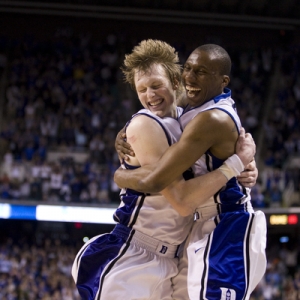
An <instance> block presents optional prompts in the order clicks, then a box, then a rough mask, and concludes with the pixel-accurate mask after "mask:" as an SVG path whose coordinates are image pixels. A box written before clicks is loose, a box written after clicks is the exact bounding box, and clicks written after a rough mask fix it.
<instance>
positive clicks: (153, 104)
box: [149, 100, 162, 106]
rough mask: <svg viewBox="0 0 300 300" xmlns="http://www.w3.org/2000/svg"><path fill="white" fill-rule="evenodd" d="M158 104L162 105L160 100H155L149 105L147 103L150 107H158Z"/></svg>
mask: <svg viewBox="0 0 300 300" xmlns="http://www.w3.org/2000/svg"><path fill="white" fill-rule="evenodd" d="M160 103H162V100H157V101H155V102H151V103H149V104H150V105H151V106H155V105H158V104H160Z"/></svg>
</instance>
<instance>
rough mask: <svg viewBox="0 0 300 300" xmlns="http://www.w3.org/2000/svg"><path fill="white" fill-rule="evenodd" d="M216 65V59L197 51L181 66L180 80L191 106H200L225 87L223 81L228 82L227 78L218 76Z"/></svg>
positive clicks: (217, 62) (225, 84)
mask: <svg viewBox="0 0 300 300" xmlns="http://www.w3.org/2000/svg"><path fill="white" fill-rule="evenodd" d="M218 64H219V61H218V59H216V58H214V57H213V55H212V54H211V55H209V53H207V52H204V51H201V50H198V49H196V50H195V51H193V52H192V54H191V55H190V56H189V57H188V59H187V61H186V62H185V64H184V66H183V72H182V80H183V84H184V87H185V90H186V96H187V99H188V101H189V104H190V105H191V106H197V105H201V104H202V103H204V102H206V101H208V100H210V99H212V98H214V97H215V96H217V95H220V94H221V93H222V92H223V89H224V87H225V86H227V84H228V82H227V83H226V81H224V79H226V80H227V78H228V80H229V77H228V76H225V75H220V72H219V68H218ZM225 77H226V78H225Z"/></svg>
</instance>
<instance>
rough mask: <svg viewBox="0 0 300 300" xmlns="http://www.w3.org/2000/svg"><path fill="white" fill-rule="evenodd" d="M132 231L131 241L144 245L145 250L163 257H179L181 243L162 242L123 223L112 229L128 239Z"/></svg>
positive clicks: (140, 245)
mask: <svg viewBox="0 0 300 300" xmlns="http://www.w3.org/2000/svg"><path fill="white" fill-rule="evenodd" d="M131 232H132V233H133V236H132V239H131V242H132V243H134V244H135V245H137V246H139V247H142V248H144V249H145V250H147V251H149V252H152V253H155V254H157V255H159V256H162V257H166V258H175V257H177V252H178V248H179V245H171V244H168V243H165V242H162V241H160V240H157V239H155V238H153V237H151V236H149V235H146V234H144V233H142V232H140V231H137V230H135V229H132V228H130V227H127V226H124V225H122V224H117V225H116V226H115V228H114V229H113V231H112V233H114V234H116V235H117V236H120V237H121V238H124V239H127V238H128V237H129V235H130V233H131Z"/></svg>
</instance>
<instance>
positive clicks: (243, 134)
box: [240, 127, 245, 138]
mask: <svg viewBox="0 0 300 300" xmlns="http://www.w3.org/2000/svg"><path fill="white" fill-rule="evenodd" d="M240 137H242V138H244V137H245V128H244V127H241V129H240Z"/></svg>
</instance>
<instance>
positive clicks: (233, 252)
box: [174, 89, 266, 300]
mask: <svg viewBox="0 0 300 300" xmlns="http://www.w3.org/2000/svg"><path fill="white" fill-rule="evenodd" d="M211 109H220V110H222V111H224V112H225V113H227V114H228V115H229V116H230V117H231V119H232V120H233V122H234V123H235V125H236V128H237V129H238V130H239V129H240V127H241V123H240V119H239V117H238V115H237V112H236V108H235V103H234V101H233V100H232V99H231V92H230V90H229V89H225V92H224V93H223V94H221V95H219V96H217V97H215V98H214V99H211V100H210V101H208V102H206V103H204V104H203V105H201V106H198V107H193V108H187V109H185V111H184V112H183V114H182V116H181V117H180V123H181V126H182V128H183V129H184V128H185V127H186V125H187V124H188V123H189V122H190V121H191V120H192V119H193V118H194V117H195V116H196V115H197V114H199V113H201V112H203V111H206V110H211ZM222 163H223V160H220V159H218V158H217V157H215V156H213V155H212V154H211V153H210V151H207V152H206V153H205V154H204V155H202V157H200V158H199V160H198V161H197V162H196V163H195V165H194V166H193V170H194V173H195V175H196V176H200V175H202V174H206V173H208V172H210V171H212V170H215V169H217V168H218V167H219V166H220V165H221V164H222ZM213 198H214V203H215V204H214V205H212V206H206V207H199V208H198V209H197V211H196V213H195V220H196V222H195V223H194V225H193V229H192V231H191V233H190V236H189V239H188V241H187V243H186V247H187V251H186V252H185V255H187V257H183V258H182V259H181V261H180V266H179V269H180V273H179V276H178V277H177V278H175V279H174V282H175V283H176V284H177V283H180V280H182V279H181V278H180V274H181V273H182V274H184V272H186V270H184V269H186V267H187V261H188V270H187V274H188V279H187V281H188V293H189V298H190V299H191V300H196V299H197V300H199V299H200V300H203V299H211V300H218V299H220V300H223V299H224V300H225V299H226V300H239V299H249V297H250V294H251V291H252V290H253V289H254V288H255V286H256V285H257V283H258V282H259V281H260V279H261V278H262V276H263V274H264V272H265V267H266V258H265V246H266V220H265V216H264V214H263V213H262V212H261V211H258V212H254V211H253V209H252V206H251V202H250V200H251V199H250V189H248V188H245V187H243V186H242V185H241V184H239V182H238V181H237V179H236V178H232V179H231V180H229V181H228V183H227V184H226V186H224V187H223V188H222V189H221V190H220V191H219V192H218V193H216V195H214V197H213ZM212 203H213V202H212ZM217 214H218V215H217ZM216 215H217V216H216ZM213 216H216V217H214V218H212V217H213ZM185 260H187V261H185ZM183 277H184V276H183ZM179 286H180V284H179ZM181 286H182V285H181ZM174 299H184V298H183V297H182V296H177V295H176V293H175V294H174Z"/></svg>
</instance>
